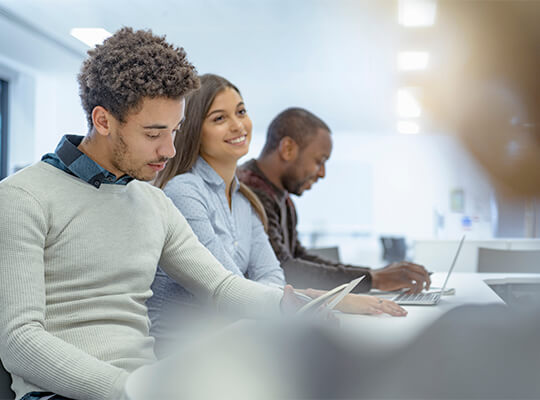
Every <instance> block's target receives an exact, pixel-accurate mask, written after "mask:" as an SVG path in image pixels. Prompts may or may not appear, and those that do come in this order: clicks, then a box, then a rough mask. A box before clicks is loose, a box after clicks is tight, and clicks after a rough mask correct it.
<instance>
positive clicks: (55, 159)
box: [41, 135, 133, 189]
mask: <svg viewBox="0 0 540 400" xmlns="http://www.w3.org/2000/svg"><path fill="white" fill-rule="evenodd" d="M83 138H84V136H77V135H65V136H64V137H62V140H60V143H58V146H57V147H56V150H55V151H54V153H48V154H45V155H44V156H43V157H42V158H41V161H44V162H46V163H48V164H51V165H53V166H55V167H56V168H59V169H61V170H62V171H64V172H67V173H68V174H70V175H73V176H76V177H77V178H80V179H82V180H83V181H85V182H88V183H89V184H91V185H93V186H95V187H96V188H97V189H99V187H100V186H101V185H102V184H116V185H127V184H128V183H129V182H131V181H132V180H133V178H132V177H131V176H129V175H123V176H121V177H120V178H118V179H116V176H115V175H114V174H113V173H111V172H109V171H107V170H106V169H105V168H103V167H101V166H100V165H98V164H97V163H96V162H95V161H94V160H92V159H91V158H90V157H88V156H87V155H86V154H84V153H83V152H82V151H80V150H79V149H78V148H77V146H78V145H80V144H81V142H82V140H83Z"/></svg>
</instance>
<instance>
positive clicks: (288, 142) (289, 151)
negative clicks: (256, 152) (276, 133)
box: [278, 136, 299, 161]
mask: <svg viewBox="0 0 540 400" xmlns="http://www.w3.org/2000/svg"><path fill="white" fill-rule="evenodd" d="M278 149H279V155H280V157H281V158H282V159H283V160H284V161H294V160H296V158H297V157H298V152H299V147H298V143H296V142H295V141H294V140H293V139H292V138H290V137H289V136H285V137H283V138H282V139H281V140H280V141H279V147H278Z"/></svg>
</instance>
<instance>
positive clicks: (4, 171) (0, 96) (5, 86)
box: [0, 79, 9, 180]
mask: <svg viewBox="0 0 540 400" xmlns="http://www.w3.org/2000/svg"><path fill="white" fill-rule="evenodd" d="M0 86H1V88H0V115H1V116H2V119H1V123H0V180H1V179H4V178H5V177H6V176H7V175H8V119H9V114H8V111H9V110H8V101H9V98H8V93H9V92H8V91H9V82H8V81H6V80H3V79H0Z"/></svg>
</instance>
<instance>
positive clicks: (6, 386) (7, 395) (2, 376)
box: [0, 362, 15, 400]
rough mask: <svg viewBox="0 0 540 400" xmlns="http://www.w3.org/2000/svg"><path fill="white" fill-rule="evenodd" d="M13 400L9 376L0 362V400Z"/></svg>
mask: <svg viewBox="0 0 540 400" xmlns="http://www.w3.org/2000/svg"><path fill="white" fill-rule="evenodd" d="M14 398H15V393H13V392H12V391H11V375H10V374H9V372H7V371H6V370H5V368H4V365H3V364H2V363H1V362H0V399H2V400H12V399H14Z"/></svg>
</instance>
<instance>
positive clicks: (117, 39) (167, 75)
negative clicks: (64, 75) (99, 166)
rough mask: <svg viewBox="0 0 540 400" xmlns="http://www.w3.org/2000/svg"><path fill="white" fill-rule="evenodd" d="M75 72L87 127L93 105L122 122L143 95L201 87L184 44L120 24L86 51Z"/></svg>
mask: <svg viewBox="0 0 540 400" xmlns="http://www.w3.org/2000/svg"><path fill="white" fill-rule="evenodd" d="M88 56H89V57H88V59H86V60H85V61H84V63H83V65H82V68H81V72H80V73H79V76H78V81H79V95H80V97H81V103H82V106H83V108H84V111H85V112H86V117H87V121H88V126H89V128H90V130H92V128H93V124H92V110H93V109H94V107H96V106H102V107H104V108H105V109H106V110H107V111H109V112H110V113H111V114H112V115H113V116H114V117H115V118H116V119H118V120H119V121H120V122H125V119H126V118H125V117H126V116H127V114H128V113H129V112H131V111H133V109H136V108H137V107H138V106H140V105H141V102H142V99H143V98H145V97H149V98H155V97H166V98H171V99H179V98H181V97H184V96H185V95H186V94H187V93H189V92H190V91H191V90H193V89H196V88H198V87H199V79H198V77H197V71H196V70H195V67H194V66H193V65H192V64H191V63H189V61H188V60H187V59H186V52H185V51H184V49H183V48H178V47H174V46H173V45H171V44H169V43H167V42H166V41H165V36H156V35H154V34H152V31H151V30H148V31H143V30H139V31H133V29H132V28H122V29H120V30H119V31H117V32H116V33H115V34H114V35H113V36H111V37H110V38H108V39H107V40H105V41H104V42H103V44H102V45H98V46H96V48H95V49H92V50H89V51H88Z"/></svg>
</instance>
